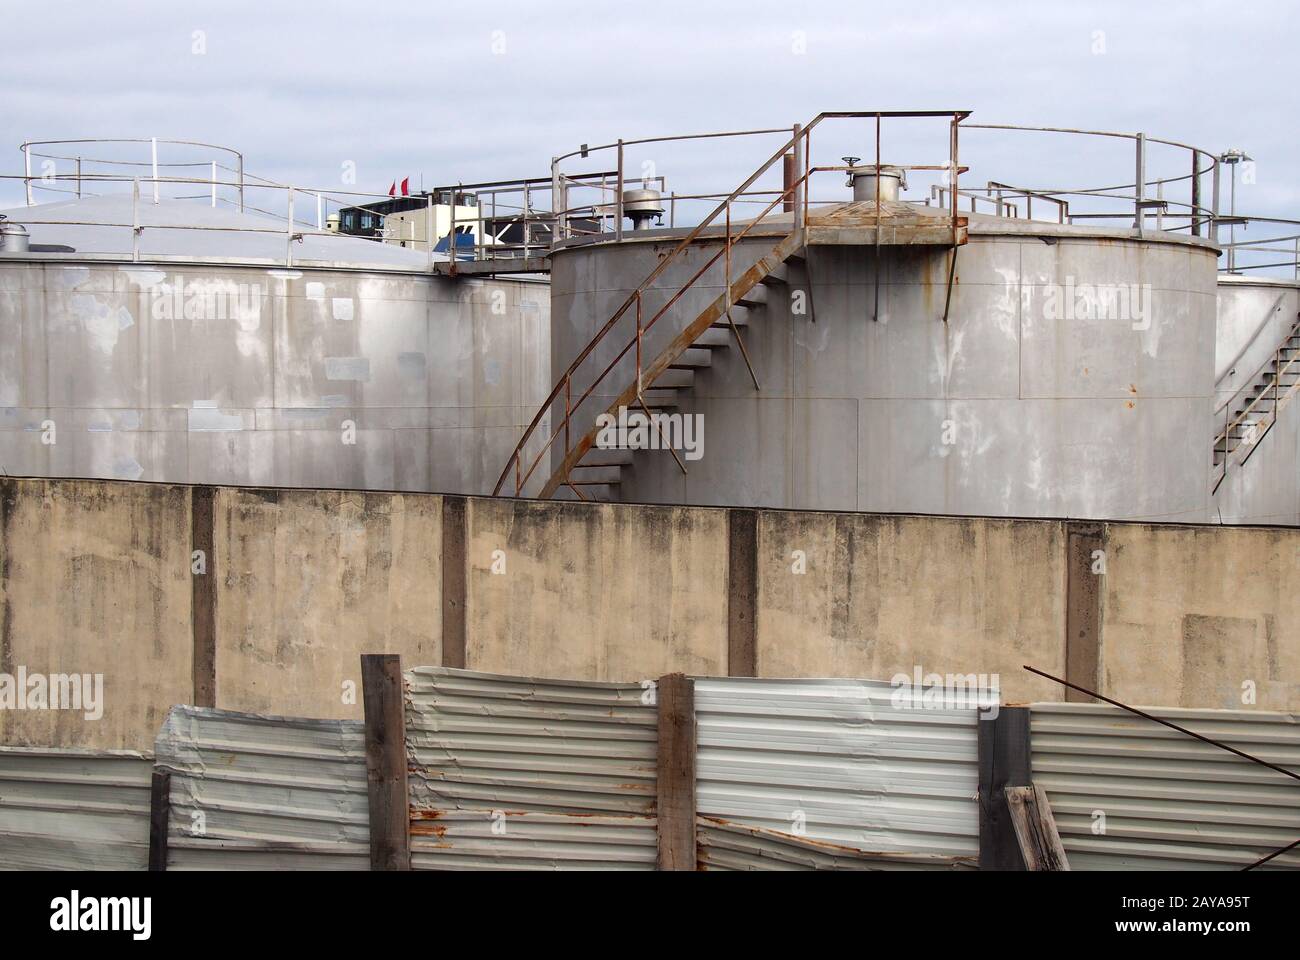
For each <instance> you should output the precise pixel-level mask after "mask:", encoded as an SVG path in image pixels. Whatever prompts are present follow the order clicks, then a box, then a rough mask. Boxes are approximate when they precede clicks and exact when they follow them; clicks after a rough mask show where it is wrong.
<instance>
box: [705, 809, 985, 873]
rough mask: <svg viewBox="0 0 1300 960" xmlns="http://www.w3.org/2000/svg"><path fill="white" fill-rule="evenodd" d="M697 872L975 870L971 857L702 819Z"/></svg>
mask: <svg viewBox="0 0 1300 960" xmlns="http://www.w3.org/2000/svg"><path fill="white" fill-rule="evenodd" d="M696 836H697V838H698V849H699V867H700V869H701V870H975V869H977V868H978V864H977V862H976V859H975V858H973V857H943V856H939V855H937V854H932V853H874V852H872V851H869V850H858V849H856V848H854V847H844V846H840V845H839V844H834V843H825V842H824V841H821V840H810V839H809V838H807V837H796V836H793V835H791V834H788V833H778V832H777V831H775V830H765V829H764V828H762V827H747V826H744V825H742V824H738V823H725V822H723V821H720V820H713V819H709V818H706V817H701V818H699V821H698V824H697V827H696Z"/></svg>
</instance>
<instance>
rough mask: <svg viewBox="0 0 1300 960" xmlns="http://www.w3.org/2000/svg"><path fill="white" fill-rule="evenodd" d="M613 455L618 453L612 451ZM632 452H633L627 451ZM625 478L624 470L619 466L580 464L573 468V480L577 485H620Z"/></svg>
mask: <svg viewBox="0 0 1300 960" xmlns="http://www.w3.org/2000/svg"><path fill="white" fill-rule="evenodd" d="M610 452H611V453H613V452H616V451H610ZM627 452H629V453H630V452H631V451H627ZM622 478H623V468H622V467H621V466H618V465H606V464H600V463H578V464H575V465H574V467H573V479H574V482H575V483H578V482H581V483H620V482H622Z"/></svg>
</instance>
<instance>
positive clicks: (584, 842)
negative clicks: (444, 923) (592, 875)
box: [411, 810, 658, 870]
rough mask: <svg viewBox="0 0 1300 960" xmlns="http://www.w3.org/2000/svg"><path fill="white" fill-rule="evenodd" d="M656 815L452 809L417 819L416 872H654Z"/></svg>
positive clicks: (413, 849)
mask: <svg viewBox="0 0 1300 960" xmlns="http://www.w3.org/2000/svg"><path fill="white" fill-rule="evenodd" d="M656 829H657V825H656V822H655V819H654V817H643V816H631V817H615V816H578V815H574V814H563V813H514V812H507V811H499V812H498V813H497V814H495V815H494V814H492V813H490V812H488V811H483V810H468V811H467V810H453V811H449V812H447V813H444V814H440V815H439V816H438V817H437V818H436V819H418V820H413V821H412V822H411V867H412V869H415V870H653V869H654V868H655V858H656V855H657V852H658V846H657V842H658V841H657V836H656Z"/></svg>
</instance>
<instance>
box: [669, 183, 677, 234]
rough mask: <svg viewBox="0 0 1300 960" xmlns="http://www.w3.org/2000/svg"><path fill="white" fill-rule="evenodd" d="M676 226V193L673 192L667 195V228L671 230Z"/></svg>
mask: <svg viewBox="0 0 1300 960" xmlns="http://www.w3.org/2000/svg"><path fill="white" fill-rule="evenodd" d="M675 226H677V191H676V190H674V191H673V192H672V193H670V194H669V195H668V227H669V229H672V228H673V227H675Z"/></svg>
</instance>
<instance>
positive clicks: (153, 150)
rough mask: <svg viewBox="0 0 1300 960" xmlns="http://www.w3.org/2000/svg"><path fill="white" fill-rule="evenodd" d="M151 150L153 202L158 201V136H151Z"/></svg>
mask: <svg viewBox="0 0 1300 960" xmlns="http://www.w3.org/2000/svg"><path fill="white" fill-rule="evenodd" d="M149 144H150V151H151V153H152V158H153V202H154V203H155V204H156V203H157V202H158V138H157V137H150V138H149Z"/></svg>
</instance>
